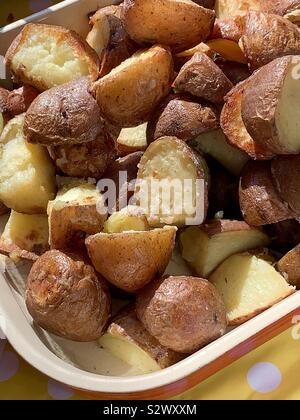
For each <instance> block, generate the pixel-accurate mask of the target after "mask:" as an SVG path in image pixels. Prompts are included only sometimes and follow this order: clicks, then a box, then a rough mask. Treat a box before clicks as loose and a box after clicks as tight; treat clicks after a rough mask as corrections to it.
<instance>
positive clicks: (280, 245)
mask: <svg viewBox="0 0 300 420" xmlns="http://www.w3.org/2000/svg"><path fill="white" fill-rule="evenodd" d="M264 230H265V231H266V233H267V234H268V236H269V237H270V238H271V239H272V246H271V247H272V250H273V249H274V250H276V251H279V252H280V254H281V255H284V254H285V253H286V252H288V251H289V250H290V249H292V248H293V247H295V246H296V245H298V244H299V243H300V223H299V222H298V221H297V220H296V219H290V220H284V221H283V222H279V223H275V224H271V225H267V226H264Z"/></svg>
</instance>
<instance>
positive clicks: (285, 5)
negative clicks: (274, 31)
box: [263, 0, 300, 16]
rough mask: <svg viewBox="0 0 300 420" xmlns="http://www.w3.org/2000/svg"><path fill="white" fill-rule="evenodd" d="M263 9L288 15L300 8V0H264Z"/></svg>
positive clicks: (276, 13)
mask: <svg viewBox="0 0 300 420" xmlns="http://www.w3.org/2000/svg"><path fill="white" fill-rule="evenodd" d="M263 9H264V11H266V12H268V13H274V14H275V15H280V16H286V15H288V14H289V13H292V12H294V11H296V10H299V9H300V1H299V0H265V1H264V2H263Z"/></svg>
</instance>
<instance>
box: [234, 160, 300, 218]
mask: <svg viewBox="0 0 300 420" xmlns="http://www.w3.org/2000/svg"><path fill="white" fill-rule="evenodd" d="M240 206H241V211H242V214H243V216H244V219H245V220H246V222H247V223H249V224H250V225H252V226H263V225H269V224H272V223H277V222H281V221H283V220H287V219H294V218H295V216H296V215H295V213H294V212H293V211H291V209H290V208H289V207H288V205H287V204H286V203H285V202H284V201H283V200H282V199H281V197H280V195H279V193H278V191H277V189H276V186H275V184H274V182H273V179H272V174H271V166H270V163H269V162H249V163H248V164H247V165H246V166H245V168H244V170H243V172H242V175H241V180H240Z"/></svg>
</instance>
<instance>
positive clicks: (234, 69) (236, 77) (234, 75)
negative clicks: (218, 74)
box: [216, 59, 251, 85]
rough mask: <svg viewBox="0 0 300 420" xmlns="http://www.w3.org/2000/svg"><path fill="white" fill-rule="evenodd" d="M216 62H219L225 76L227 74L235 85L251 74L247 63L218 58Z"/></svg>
mask: <svg viewBox="0 0 300 420" xmlns="http://www.w3.org/2000/svg"><path fill="white" fill-rule="evenodd" d="M216 64H218V66H219V67H220V69H221V70H222V71H223V73H224V74H225V76H227V77H228V79H229V80H230V81H231V83H233V84H234V85H237V84H238V83H240V82H242V81H243V80H246V79H248V78H249V77H250V76H251V73H250V71H249V69H248V66H246V65H245V64H240V63H235V62H234V61H226V60H223V59H221V60H216Z"/></svg>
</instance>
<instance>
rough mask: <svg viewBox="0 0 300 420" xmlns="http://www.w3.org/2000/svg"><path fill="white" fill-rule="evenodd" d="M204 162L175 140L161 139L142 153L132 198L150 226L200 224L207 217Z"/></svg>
mask: <svg viewBox="0 0 300 420" xmlns="http://www.w3.org/2000/svg"><path fill="white" fill-rule="evenodd" d="M208 183H209V173H208V167H207V165H206V162H205V161H204V159H203V158H202V157H200V155H197V154H196V152H194V151H193V150H192V149H191V148H190V147H189V146H187V144H186V143H185V142H184V141H182V140H179V139H177V138H176V137H161V138H160V139H158V140H156V141H155V142H153V143H151V144H150V146H149V147H148V149H147V150H146V152H145V153H144V155H143V157H142V159H141V161H140V163H139V171H138V176H137V184H136V190H135V197H136V200H137V203H138V205H140V207H142V208H143V210H144V211H145V214H146V215H147V218H148V222H149V223H150V225H151V226H161V225H166V224H167V225H176V226H178V227H181V226H184V225H186V224H191V223H192V224H195V223H197V224H201V223H202V222H203V221H204V220H205V218H206V214H207V207H208V199H207V196H208Z"/></svg>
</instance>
